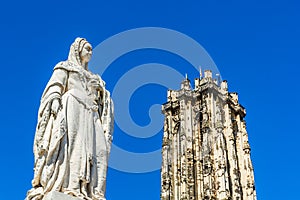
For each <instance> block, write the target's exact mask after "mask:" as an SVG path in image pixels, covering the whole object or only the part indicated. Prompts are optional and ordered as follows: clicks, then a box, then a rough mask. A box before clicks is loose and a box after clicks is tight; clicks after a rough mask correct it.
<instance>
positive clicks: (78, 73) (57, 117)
mask: <svg viewBox="0 0 300 200" xmlns="http://www.w3.org/2000/svg"><path fill="white" fill-rule="evenodd" d="M91 55H92V46H91V45H90V43H89V42H88V41H86V40H85V39H83V38H77V39H76V40H75V42H74V43H73V44H72V45H71V48H70V53H69V57H68V60H66V61H63V62H60V63H58V64H57V65H56V66H55V67H54V71H53V74H52V77H51V79H50V80H49V82H48V84H47V86H46V88H45V90H44V93H43V95H42V98H41V105H40V108H39V111H38V123H37V127H36V133H35V139H34V157H35V167H34V178H33V180H32V189H31V190H29V191H28V194H27V197H26V200H40V199H42V198H43V197H44V195H45V194H47V193H49V192H50V191H58V192H61V193H65V194H68V195H70V196H74V197H78V198H80V199H88V200H103V199H105V197H104V195H105V184H106V170H107V161H108V156H109V152H110V145H111V142H112V132H113V104H112V100H111V98H110V94H109V92H108V91H107V90H106V89H105V82H104V81H103V80H102V79H101V77H100V76H98V75H96V74H93V73H92V72H90V71H89V70H88V62H89V60H90V58H91Z"/></svg>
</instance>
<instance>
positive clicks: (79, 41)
mask: <svg viewBox="0 0 300 200" xmlns="http://www.w3.org/2000/svg"><path fill="white" fill-rule="evenodd" d="M86 43H89V42H88V41H87V40H86V39H85V38H80V37H78V38H76V39H75V41H74V42H73V44H72V45H71V47H70V52H69V56H68V61H69V62H71V63H72V64H73V65H75V66H82V63H81V59H80V52H81V51H82V49H83V47H84V45H85V44H86Z"/></svg>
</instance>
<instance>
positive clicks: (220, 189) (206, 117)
mask: <svg viewBox="0 0 300 200" xmlns="http://www.w3.org/2000/svg"><path fill="white" fill-rule="evenodd" d="M162 112H163V114H164V115H165V122H164V135H163V145H162V168H161V200H206V199H207V200H209V199H211V200H256V191H255V186H254V174H253V167H252V162H251V158H250V146H249V143H248V134H247V131H246V122H245V120H244V118H245V115H246V111H245V108H244V107H243V106H242V105H240V104H239V102H238V95H237V93H230V92H228V88H227V82H226V81H222V82H221V83H219V82H218V81H216V80H213V79H212V72H211V71H210V70H206V71H205V75H204V78H200V79H198V78H197V79H195V89H191V86H190V81H189V80H188V79H187V78H186V79H185V80H184V81H183V82H182V83H181V89H180V90H178V91H175V90H169V91H168V101H167V102H166V103H165V104H164V105H163V106H162Z"/></svg>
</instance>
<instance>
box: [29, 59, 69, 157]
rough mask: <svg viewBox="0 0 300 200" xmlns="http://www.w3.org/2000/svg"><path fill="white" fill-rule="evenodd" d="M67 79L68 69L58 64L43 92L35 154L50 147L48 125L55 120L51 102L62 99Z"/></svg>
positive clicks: (35, 140)
mask: <svg viewBox="0 0 300 200" xmlns="http://www.w3.org/2000/svg"><path fill="white" fill-rule="evenodd" d="M58 65H60V64H58ZM67 79H68V71H67V70H66V69H65V68H62V67H57V66H56V67H55V68H54V71H53V74H52V76H51V78H50V80H49V82H48V84H47V86H46V88H45V90H44V92H43V95H42V98H41V104H40V108H39V113H38V123H37V127H36V133H35V139H34V153H35V156H37V155H38V154H41V153H42V152H44V151H46V150H47V149H48V147H49V140H50V133H48V132H49V131H47V130H48V129H47V126H49V125H50V124H51V123H52V121H53V119H52V118H51V104H52V101H53V99H56V98H57V99H59V100H60V99H61V97H62V95H63V94H64V92H65V90H66V84H67Z"/></svg>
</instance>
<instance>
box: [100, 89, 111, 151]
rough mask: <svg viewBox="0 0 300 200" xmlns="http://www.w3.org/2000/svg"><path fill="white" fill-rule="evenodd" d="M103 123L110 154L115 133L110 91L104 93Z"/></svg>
mask: <svg viewBox="0 0 300 200" xmlns="http://www.w3.org/2000/svg"><path fill="white" fill-rule="evenodd" d="M101 121H102V125H103V130H104V135H105V138H106V141H107V149H108V154H109V153H110V147H111V143H112V138H113V131H114V105H113V101H112V99H111V97H110V93H109V91H107V90H105V89H104V91H103V111H102V115H101Z"/></svg>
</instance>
